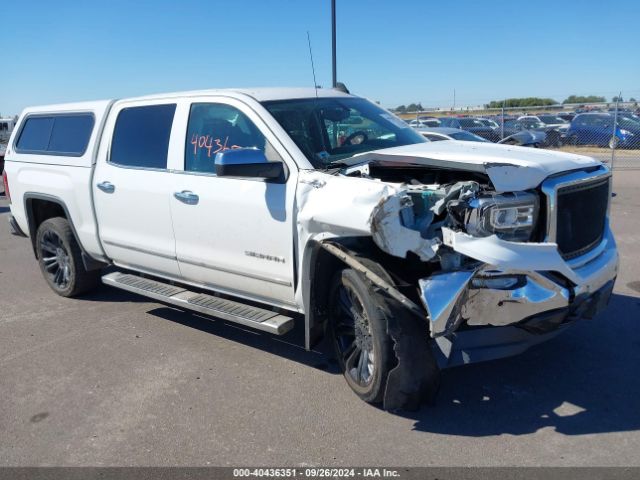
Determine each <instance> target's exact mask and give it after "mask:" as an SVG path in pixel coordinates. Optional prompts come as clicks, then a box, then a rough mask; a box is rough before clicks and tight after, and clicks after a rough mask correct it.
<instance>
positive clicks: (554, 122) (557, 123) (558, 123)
mask: <svg viewBox="0 0 640 480" xmlns="http://www.w3.org/2000/svg"><path fill="white" fill-rule="evenodd" d="M535 118H537V119H538V120H539V121H540V122H542V123H544V124H545V125H546V126H547V127H555V128H563V127H567V128H568V127H569V123H570V122H568V121H567V120H565V119H564V118H561V117H559V116H558V115H552V114H541V115H536V116H535Z"/></svg>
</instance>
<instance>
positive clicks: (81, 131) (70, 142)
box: [16, 113, 94, 156]
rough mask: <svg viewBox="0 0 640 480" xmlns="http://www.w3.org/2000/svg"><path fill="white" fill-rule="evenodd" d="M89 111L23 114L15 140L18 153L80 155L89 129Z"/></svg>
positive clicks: (84, 146) (87, 138)
mask: <svg viewBox="0 0 640 480" xmlns="http://www.w3.org/2000/svg"><path fill="white" fill-rule="evenodd" d="M93 125H94V118H93V115H91V114H89V113H81V114H72V115H69V114H64V115H46V116H33V117H27V119H26V120H25V122H24V126H23V127H22V130H21V132H20V137H19V138H18V142H17V143H16V151H17V152H18V153H40V154H50V155H62V156H80V155H83V154H84V152H85V151H86V149H87V145H88V144H89V139H90V138H91V132H92V131H93Z"/></svg>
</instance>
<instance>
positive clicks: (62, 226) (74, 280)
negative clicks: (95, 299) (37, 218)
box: [36, 217, 100, 297]
mask: <svg viewBox="0 0 640 480" xmlns="http://www.w3.org/2000/svg"><path fill="white" fill-rule="evenodd" d="M36 251H37V254H38V263H39V264H40V271H41V272H42V275H43V276H44V278H45V280H46V281H47V283H48V284H49V286H50V287H51V289H52V290H53V291H54V292H56V293H57V294H58V295H60V296H62V297H74V296H77V295H80V294H82V293H85V292H88V291H89V290H92V289H93V288H95V287H96V286H97V285H98V281H99V278H100V271H99V270H93V271H88V270H86V269H85V267H84V263H83V262H82V251H81V249H80V245H78V242H77V241H76V238H75V236H74V234H73V231H72V230H71V225H69V222H68V220H67V219H66V218H62V217H55V218H50V219H48V220H45V221H44V222H42V223H41V224H40V227H38V232H37V233H36Z"/></svg>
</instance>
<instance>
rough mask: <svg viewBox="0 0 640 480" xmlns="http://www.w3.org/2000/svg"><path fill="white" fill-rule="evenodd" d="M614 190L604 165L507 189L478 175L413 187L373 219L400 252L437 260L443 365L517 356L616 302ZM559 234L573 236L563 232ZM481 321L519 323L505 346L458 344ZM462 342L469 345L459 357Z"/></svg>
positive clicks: (378, 235)
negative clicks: (611, 208)
mask: <svg viewBox="0 0 640 480" xmlns="http://www.w3.org/2000/svg"><path fill="white" fill-rule="evenodd" d="M609 187H610V179H609V172H608V170H606V168H604V167H602V168H598V169H592V170H591V171H587V172H571V173H570V174H567V176H566V177H559V178H558V177H556V178H552V179H549V180H547V181H545V182H543V184H542V186H541V188H540V189H529V190H524V191H517V192H507V193H498V192H496V191H495V190H493V188H492V186H491V185H490V183H488V182H487V183H481V182H477V181H461V182H455V183H451V184H448V185H417V184H413V185H406V187H405V188H404V189H402V190H400V191H398V193H396V195H394V196H391V197H388V198H385V199H381V200H380V201H379V202H378V204H377V205H376V207H375V209H374V210H373V212H372V215H371V218H370V224H371V232H372V237H373V239H374V241H375V242H376V244H377V245H378V246H379V247H380V249H382V250H383V251H385V252H387V253H389V254H390V255H395V256H399V257H406V256H407V255H408V254H409V253H410V252H411V253H413V254H415V255H417V256H418V257H419V259H420V260H421V261H422V262H427V263H429V264H431V265H432V266H433V270H432V272H431V273H430V274H429V275H428V276H425V277H424V278H420V279H419V280H418V287H419V288H418V290H419V296H420V300H421V301H422V304H423V305H424V307H425V309H426V311H427V313H428V317H429V331H430V334H431V336H432V337H433V338H435V339H436V340H437V342H436V343H437V344H438V346H439V347H440V350H441V353H442V354H443V355H444V357H445V359H444V362H441V363H443V364H445V365H455V364H459V363H469V362H473V361H480V360H487V359H491V358H498V357H502V356H507V355H510V354H513V353H517V352H519V351H522V350H523V349H524V348H526V346H527V345H529V344H533V343H537V341H538V340H539V338H541V336H546V335H549V334H552V333H554V332H557V331H559V330H560V329H561V327H562V326H563V325H564V324H566V323H567V322H569V321H570V320H573V319H575V318H592V317H593V316H594V315H595V314H597V313H598V312H599V311H601V310H602V309H603V308H604V307H605V306H606V304H607V302H608V299H609V297H610V295H611V291H612V288H613V283H614V280H615V277H616V274H617V265H618V255H617V250H616V246H615V241H614V239H613V236H612V234H611V231H610V229H609V225H608V196H609ZM565 192H567V193H566V194H565ZM562 195H565V196H566V198H563V197H562ZM570 196H573V197H575V198H573V197H571V198H570ZM578 201H580V202H585V203H584V204H583V205H581V208H583V209H584V210H583V211H584V213H586V214H587V215H585V216H584V217H581V218H575V214H576V212H577V211H578V207H572V206H571V204H570V202H574V203H576V202H578ZM564 205H568V207H566V209H565V210H562V207H563V206H564ZM569 208H573V211H572V212H567V211H566V210H568V209H569ZM590 209H591V210H590ZM569 213H571V214H572V215H573V218H572V217H570V216H569ZM559 222H564V223H560V224H559ZM584 222H593V223H594V224H595V225H594V226H593V227H590V226H589V225H590V224H589V225H587V226H586V227H585V226H584ZM567 225H568V226H567ZM559 231H564V232H565V234H564V235H565V238H563V239H560V238H559V239H556V238H554V235H553V234H554V233H555V232H559ZM567 231H568V232H569V233H568V234H567V233H566V232H567ZM556 236H558V237H559V236H560V235H556ZM555 240H559V242H556V241H555ZM585 245H586V247H585ZM570 249H573V252H567V250H570ZM480 327H487V328H493V327H496V328H493V330H496V333H497V334H498V332H497V330H499V329H501V328H502V331H501V332H500V333H499V334H498V335H503V334H504V328H503V327H514V328H515V330H513V333H514V334H513V335H511V336H506V337H504V338H503V339H502V340H500V341H499V342H498V343H492V342H491V341H488V343H487V342H485V344H473V342H472V346H471V347H465V346H464V345H462V344H459V345H457V346H456V345H454V344H455V341H456V339H457V338H458V337H460V336H461V331H466V332H468V333H467V334H466V337H467V338H470V335H473V334H472V331H474V330H476V331H477V329H478V328H480ZM482 335H486V334H484V333H483V334H482ZM477 336H478V335H477ZM536 336H538V337H539V338H535V337H536ZM456 348H457V349H458V350H460V349H462V350H465V351H464V352H462V353H461V352H460V351H458V352H457V353H456V354H455V355H454V353H453V352H454V350H455V349H456Z"/></svg>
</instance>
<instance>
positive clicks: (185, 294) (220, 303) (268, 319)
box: [102, 272, 293, 335]
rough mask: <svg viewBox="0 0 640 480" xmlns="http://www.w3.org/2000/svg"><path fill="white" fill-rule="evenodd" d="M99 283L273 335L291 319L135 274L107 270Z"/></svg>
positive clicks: (280, 332)
mask: <svg viewBox="0 0 640 480" xmlns="http://www.w3.org/2000/svg"><path fill="white" fill-rule="evenodd" d="M102 282H103V283H104V284H106V285H110V286H112V287H116V288H120V289H122V290H126V291H128V292H133V293H137V294H140V295H143V296H145V297H149V298H152V299H154V300H158V301H160V302H163V303H169V304H171V305H175V306H176V307H179V308H182V309H185V310H192V311H195V312H199V313H204V314H206V315H211V316H213V317H218V318H221V319H223V320H227V321H229V322H233V323H238V324H240V325H244V326H246V327H251V328H255V329H256V330H262V331H264V332H269V333H273V334H276V335H284V334H285V333H287V332H288V331H289V330H291V329H292V328H293V318H291V317H287V316H285V315H281V314H279V313H277V312H273V311H271V310H266V309H264V308H258V307H254V306H253V305H247V304H244V303H240V302H234V301H232V300H227V299H224V298H221V297H215V296H213V295H208V294H205V293H197V292H192V291H190V290H187V289H186V288H182V287H177V286H175V285H171V284H168V283H163V282H158V281H156V280H150V279H148V278H142V277H139V276H137V275H131V274H128V273H121V272H114V273H109V274H108V275H104V276H103V277H102Z"/></svg>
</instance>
